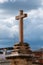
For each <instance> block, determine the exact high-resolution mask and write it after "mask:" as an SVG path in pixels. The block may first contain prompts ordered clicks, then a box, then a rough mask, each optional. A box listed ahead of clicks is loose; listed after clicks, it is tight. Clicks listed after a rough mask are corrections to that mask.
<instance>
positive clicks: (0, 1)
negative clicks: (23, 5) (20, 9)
mask: <svg viewBox="0 0 43 65" xmlns="http://www.w3.org/2000/svg"><path fill="white" fill-rule="evenodd" d="M15 1H16V0H0V3H5V2H15Z"/></svg>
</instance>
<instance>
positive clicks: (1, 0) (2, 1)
mask: <svg viewBox="0 0 43 65" xmlns="http://www.w3.org/2000/svg"><path fill="white" fill-rule="evenodd" d="M4 2H8V0H0V3H4Z"/></svg>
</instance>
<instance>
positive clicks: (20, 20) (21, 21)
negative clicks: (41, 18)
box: [16, 10, 27, 43]
mask: <svg viewBox="0 0 43 65" xmlns="http://www.w3.org/2000/svg"><path fill="white" fill-rule="evenodd" d="M25 17H27V14H23V10H20V13H19V16H16V20H19V31H20V33H19V34H20V37H19V39H20V43H23V18H25Z"/></svg>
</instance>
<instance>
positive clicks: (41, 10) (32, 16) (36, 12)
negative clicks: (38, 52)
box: [0, 0, 43, 49]
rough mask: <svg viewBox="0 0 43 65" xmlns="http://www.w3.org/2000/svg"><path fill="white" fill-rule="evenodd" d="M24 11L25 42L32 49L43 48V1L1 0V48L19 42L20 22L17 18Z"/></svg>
mask: <svg viewBox="0 0 43 65" xmlns="http://www.w3.org/2000/svg"><path fill="white" fill-rule="evenodd" d="M19 10H24V13H27V15H28V17H27V18H25V19H24V42H27V43H29V44H30V46H31V48H32V49H39V48H43V0H0V48H1V47H8V46H13V45H14V44H15V43H17V42H19V21H17V20H15V16H16V15H19Z"/></svg>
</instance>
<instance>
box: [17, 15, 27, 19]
mask: <svg viewBox="0 0 43 65" xmlns="http://www.w3.org/2000/svg"><path fill="white" fill-rule="evenodd" d="M25 17H27V14H23V15H20V16H16V20H19V19H21V18H25Z"/></svg>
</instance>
